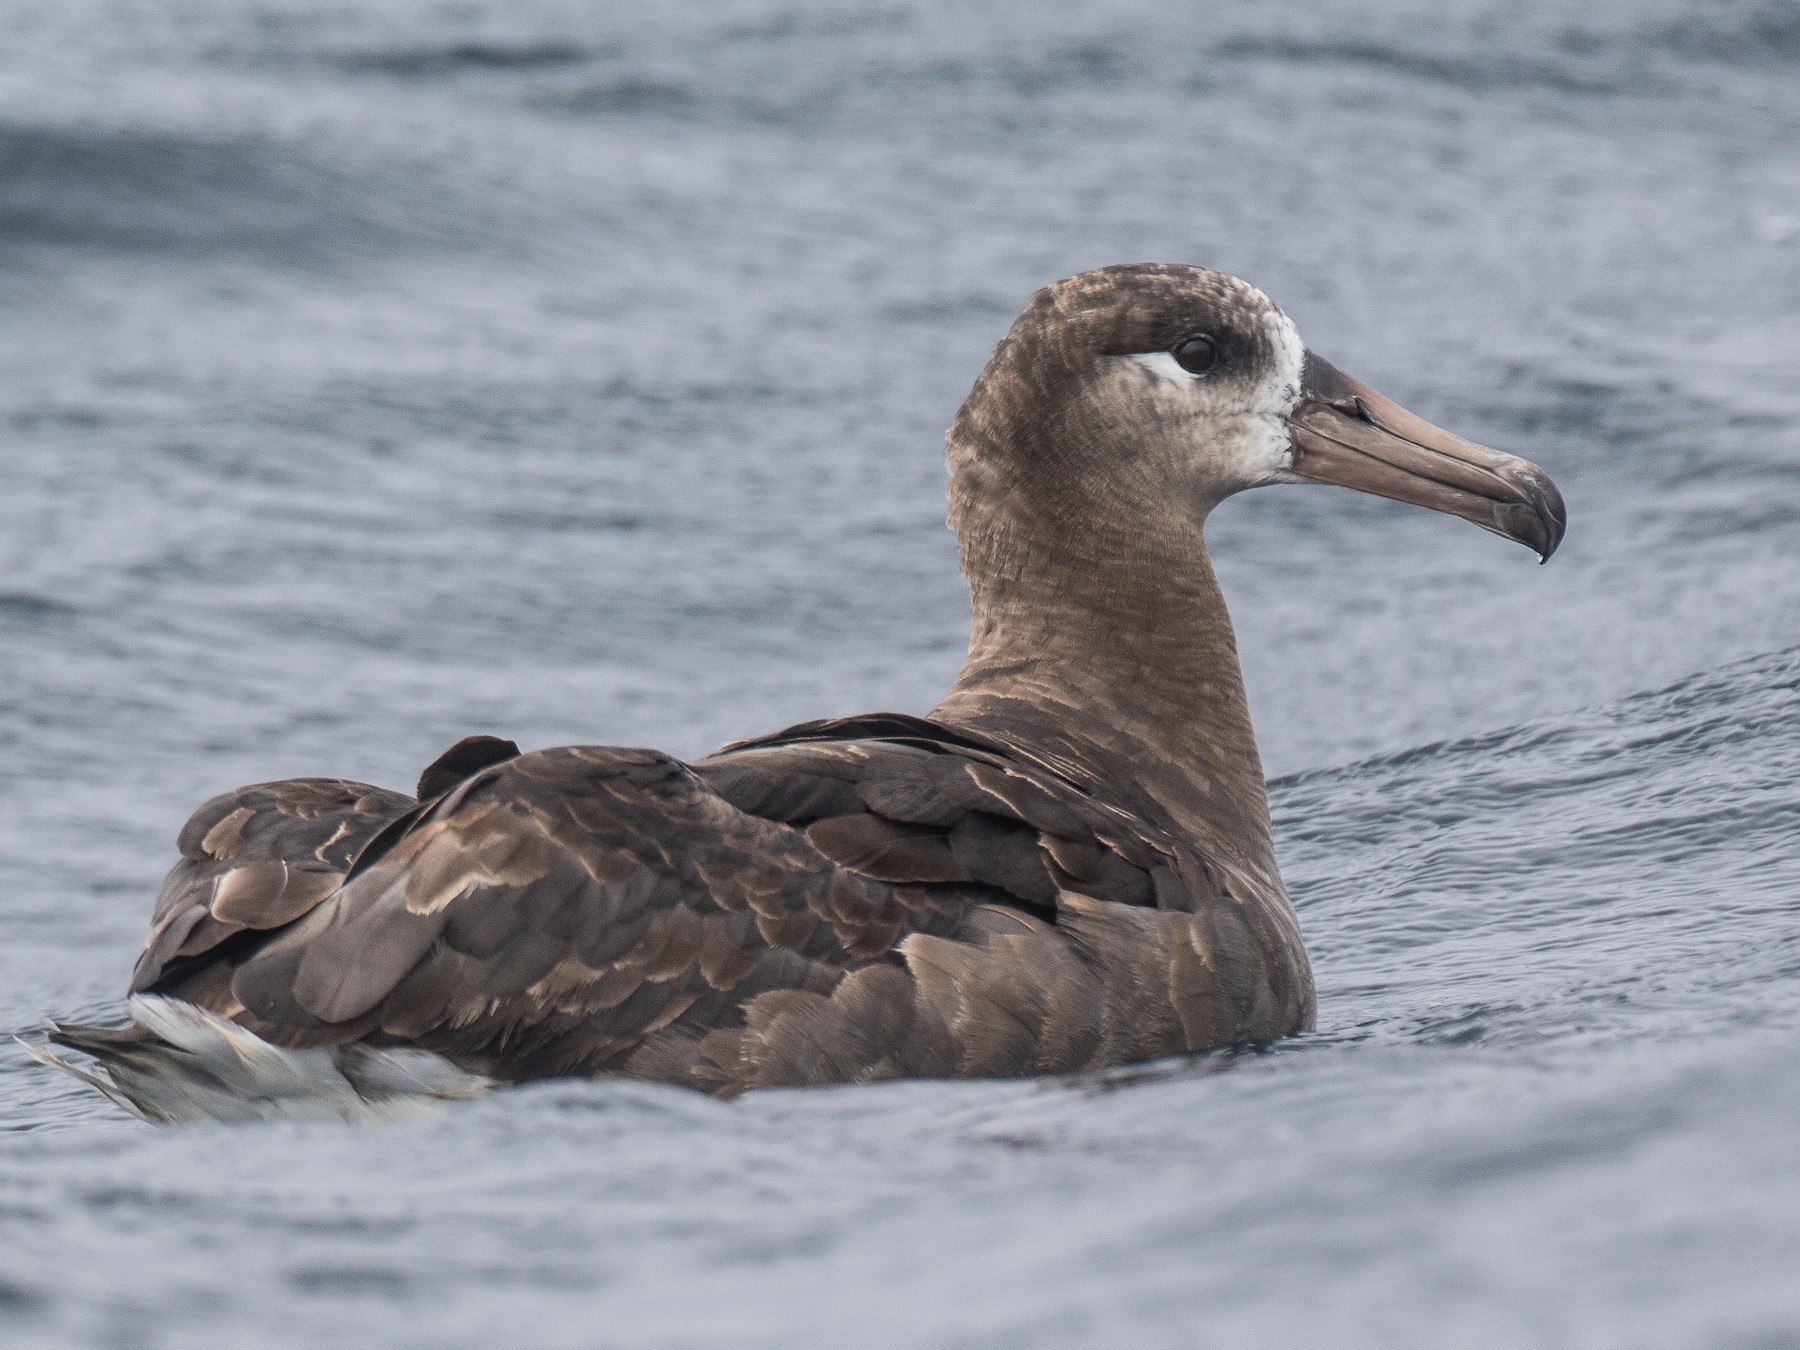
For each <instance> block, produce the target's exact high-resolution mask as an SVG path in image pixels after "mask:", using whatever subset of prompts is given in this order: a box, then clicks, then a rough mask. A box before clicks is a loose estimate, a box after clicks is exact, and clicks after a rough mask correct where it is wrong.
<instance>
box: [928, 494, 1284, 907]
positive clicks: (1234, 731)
mask: <svg viewBox="0 0 1800 1350" xmlns="http://www.w3.org/2000/svg"><path fill="white" fill-rule="evenodd" d="M952 497H953V501H954V502H955V503H956V505H955V508H954V515H955V516H956V518H957V526H958V541H959V544H960V546H961V550H962V564H963V572H964V575H965V576H967V577H968V579H969V590H970V597H971V602H972V610H973V616H972V624H971V631H970V639H969V654H968V657H967V659H966V661H965V662H964V664H963V668H962V672H961V673H960V674H959V675H958V676H957V679H956V683H955V684H954V685H953V686H952V688H951V690H950V692H949V693H948V694H947V695H946V696H945V698H944V699H943V701H942V702H941V703H939V704H938V706H937V708H936V709H935V710H934V712H933V713H932V716H933V717H934V718H935V719H937V720H940V721H944V722H947V723H950V724H952V725H957V726H962V727H966V728H968V729H969V730H971V731H975V732H978V733H981V734H984V735H986V736H989V737H991V738H994V739H998V740H1001V741H1002V742H1005V743H1007V744H1011V745H1015V746H1017V747H1019V748H1020V749H1021V750H1024V751H1026V752H1028V753H1031V754H1034V755H1036V756H1037V757H1039V758H1041V759H1044V760H1046V761H1048V762H1050V763H1051V764H1053V765H1055V766H1057V767H1059V768H1061V769H1063V771H1064V772H1065V773H1067V774H1068V776H1070V777H1073V778H1075V779H1076V780H1077V781H1079V782H1083V783H1084V785H1086V786H1089V787H1090V788H1091V789H1096V790H1099V791H1101V792H1104V793H1105V794H1106V795H1108V796H1109V797H1111V798H1113V799H1115V800H1122V801H1125V802H1128V803H1131V804H1132V805H1133V806H1134V807H1135V808H1136V809H1137V810H1138V811H1139V812H1141V813H1142V814H1144V815H1145V817H1146V818H1148V819H1152V820H1156V821H1158V823H1160V824H1161V825H1162V826H1163V827H1164V828H1166V829H1170V830H1172V831H1175V832H1176V833H1177V834H1178V836H1180V837H1185V838H1188V839H1193V840H1196V841H1198V840H1205V841H1206V843H1207V844H1208V846H1209V848H1210V849H1211V850H1213V851H1215V852H1223V853H1224V854H1225V855H1227V856H1230V857H1232V858H1233V859H1234V860H1235V861H1237V862H1238V863H1239V864H1240V865H1241V866H1244V867H1246V868H1248V869H1250V870H1252V871H1255V872H1259V873H1263V874H1265V875H1267V876H1268V877H1270V878H1271V879H1275V878H1276V873H1275V863H1274V851H1273V845H1272V842H1271V836H1270V829H1269V810H1268V796H1267V790H1266V788H1265V785H1264V780H1263V771H1262V761H1261V759H1260V757H1259V756H1258V754H1257V749H1256V738H1255V735H1254V733H1253V732H1252V730H1251V725H1250V709H1249V703H1248V700H1247V699H1246V697H1245V694H1244V681H1243V675H1242V672H1241V671H1240V669H1239V666H1238V655H1237V641H1236V638H1235V636H1234V634H1233V632H1232V627H1231V616H1230V615H1229V614H1228V613H1227V612H1226V609H1225V599H1224V596H1223V595H1222V594H1221V592H1220V590H1219V583H1218V579H1217V577H1216V576H1215V575H1214V573H1213V569H1212V563H1211V561H1210V560H1209V559H1208V557H1207V554H1206V545H1205V540H1204V537H1203V534H1202V530H1201V526H1200V524H1199V523H1198V522H1197V520H1196V519H1195V518H1194V516H1193V515H1192V514H1190V513H1188V512H1184V511H1182V510H1181V509H1180V508H1179V507H1177V506H1175V505H1172V504H1170V503H1166V502H1165V503H1150V502H1140V503H1136V504H1135V505H1136V506H1137V507H1138V508H1139V509H1138V510H1135V511H1133V512H1131V513H1124V512H1115V511H1107V512H1104V513H1102V512H1097V511H1093V510H1091V509H1084V508H1082V507H1079V506H1074V509H1057V508H1056V507H1055V506H1054V505H1052V506H1050V507H1049V508H1048V509H1033V508H1032V507H1030V506H1027V505H1022V504H1021V503H1020V502H1019V501H1018V499H1017V498H1016V497H1015V498H1012V499H1011V500H1010V501H1009V502H1006V503H1004V509H1003V510H993V509H987V503H988V502H989V501H990V500H991V499H990V498H989V497H988V495H987V494H986V493H984V492H979V491H971V492H967V493H964V494H960V497H959V494H958V493H957V491H956V487H955V486H953V489H952ZM1073 505H1074V504H1073V503H1071V506H1073ZM1121 521H1122V522H1124V523H1123V524H1122V525H1121V524H1118V523H1109V522H1121ZM1276 884H1277V885H1279V881H1278V880H1276Z"/></svg>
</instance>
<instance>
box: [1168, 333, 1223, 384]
mask: <svg viewBox="0 0 1800 1350" xmlns="http://www.w3.org/2000/svg"><path fill="white" fill-rule="evenodd" d="M1169 355H1170V356H1173V357H1174V358H1175V364H1176V365H1178V366H1180V367H1181V368H1182V369H1183V370H1185V371H1187V373H1188V374H1190V375H1204V374H1206V372H1207V371H1209V370H1211V369H1212V368H1213V362H1214V361H1217V360H1218V359H1219V344H1218V343H1216V342H1214V341H1213V340H1212V339H1211V338H1209V337H1202V336H1199V335H1198V334H1196V335H1195V336H1194V337H1185V338H1183V339H1181V341H1180V342H1177V343H1176V344H1175V345H1174V346H1173V347H1171V348H1170V349H1169Z"/></svg>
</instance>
